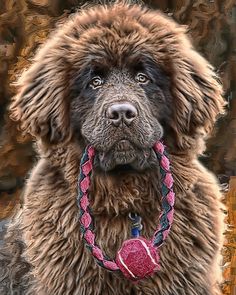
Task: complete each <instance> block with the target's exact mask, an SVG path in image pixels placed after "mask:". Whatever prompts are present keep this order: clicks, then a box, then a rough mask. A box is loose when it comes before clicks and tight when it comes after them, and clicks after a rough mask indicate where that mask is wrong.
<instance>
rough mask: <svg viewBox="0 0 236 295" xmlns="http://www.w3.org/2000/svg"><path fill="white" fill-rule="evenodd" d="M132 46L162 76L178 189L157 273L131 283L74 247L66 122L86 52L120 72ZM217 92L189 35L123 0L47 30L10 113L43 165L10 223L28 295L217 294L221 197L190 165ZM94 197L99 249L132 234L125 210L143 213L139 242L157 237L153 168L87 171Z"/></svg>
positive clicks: (75, 160)
mask: <svg viewBox="0 0 236 295" xmlns="http://www.w3.org/2000/svg"><path fill="white" fill-rule="evenodd" d="M131 32H132V37H131V35H130V33H131ZM111 36H112V37H111ZM135 50H137V52H140V51H142V52H143V53H144V54H145V55H148V56H150V57H151V58H152V59H153V60H154V61H155V62H156V63H158V64H159V65H160V66H161V67H162V68H163V69H164V70H165V72H166V73H168V75H169V77H170V83H171V84H170V85H171V94H172V97H173V101H172V111H173V112H172V116H171V119H170V120H169V122H168V123H169V129H168V130H166V131H165V133H164V140H165V143H166V145H167V147H168V149H169V153H170V157H171V164H172V171H173V176H174V180H175V186H174V190H175V193H176V204H175V216H174V222H173V226H172V229H171V232H170V234H169V236H168V238H167V240H166V242H165V244H164V245H163V247H162V248H161V251H160V256H161V270H160V271H159V272H157V273H156V274H155V275H154V276H153V277H151V278H148V279H145V280H143V281H141V282H139V283H137V284H133V283H131V282H129V281H127V280H126V279H125V278H124V277H122V276H119V275H117V274H114V273H110V272H108V271H106V270H104V269H102V268H100V267H99V266H97V264H96V263H95V261H94V259H93V258H92V257H91V255H90V253H89V252H88V251H87V250H86V248H85V247H84V244H83V242H82V241H81V238H80V230H79V223H78V208H77V205H76V195H77V177H78V174H79V162H80V158H81V153H82V151H83V148H84V143H78V142H77V140H76V139H75V135H74V134H73V129H72V127H71V121H70V116H69V109H70V100H69V97H70V94H69V93H70V81H71V76H72V75H73V73H74V71H75V69H81V68H83V66H84V65H87V64H89V62H90V59H91V56H93V57H94V56H95V57H97V58H100V57H101V56H102V57H104V56H105V57H106V56H107V57H108V56H110V57H111V59H113V60H116V61H117V63H121V64H122V63H123V62H124V56H125V58H126V59H129V57H130V56H131V55H132V54H135ZM221 95H222V89H221V86H220V85H219V83H218V81H217V78H216V77H215V75H214V72H213V70H212V68H211V66H210V65H209V64H208V63H207V62H206V60H205V59H204V58H202V57H201V56H200V55H199V54H198V53H196V52H195V51H194V49H193V48H192V46H191V44H190V42H189V40H188V38H187V37H186V35H185V29H184V28H183V27H181V26H179V25H177V24H176V23H175V22H173V21H172V20H170V19H169V18H167V17H166V16H164V15H162V14H161V13H159V12H153V11H150V10H146V9H142V8H140V7H139V6H128V5H124V4H116V5H114V6H111V7H95V8H92V9H89V10H86V11H82V12H81V13H77V14H75V15H74V16H73V17H72V18H71V19H70V20H68V22H67V23H65V24H64V25H63V26H61V27H60V28H58V31H57V32H56V33H53V34H52V36H51V38H50V39H49V41H48V42H47V43H46V44H45V45H44V46H43V47H42V48H41V49H40V50H39V52H38V54H37V55H36V58H35V60H34V63H33V65H32V66H31V67H30V69H29V70H28V71H26V73H24V74H23V76H22V78H21V80H20V81H19V92H18V94H17V96H16V97H15V98H14V101H13V103H12V105H11V112H12V116H13V118H14V119H15V120H19V121H20V122H21V127H22V129H23V130H25V131H26V132H30V133H31V134H32V135H34V136H35V137H36V139H37V145H38V152H39V157H40V158H39V161H38V163H37V165H36V166H35V168H34V169H33V170H32V172H31V175H30V177H29V179H28V181H27V185H26V188H25V193H24V206H23V209H22V211H21V213H20V216H19V217H18V226H19V227H20V228H21V231H22V238H23V241H24V242H25V244H26V248H25V257H26V259H27V261H28V262H29V263H30V264H31V265H32V268H31V274H32V275H33V276H32V278H34V280H33V283H32V286H31V288H30V291H29V292H30V293H31V294H37V295H42V294H44V295H45V294H46V295H49V294H50V295H51V294H53V295H59V294H61V295H62V294H63V295H72V294H77V295H83V294H86V295H98V294H99V295H101V294H104V295H111V294H117V295H126V294H127V295H128V294H134V295H141V294H146V295H154V294H155V295H157V294H159V295H218V294H221V293H220V290H219V287H218V283H219V282H220V280H221V275H220V273H221V270H220V249H221V246H222V230H223V213H222V210H221V207H222V204H221V201H220V199H221V194H220V192H219V186H218V184H217V181H216V179H215V177H214V176H213V175H212V174H211V173H210V172H209V171H207V170H206V169H205V168H204V167H203V166H202V165H201V164H200V162H199V161H198V155H199V154H200V153H201V152H202V151H203V149H204V138H205V136H206V135H207V134H208V133H209V132H210V131H211V129H212V127H213V124H214V122H215V120H216V117H217V115H218V114H219V113H221V112H222V109H223V105H224V103H223V99H222V96H221ZM84 108H86V106H84ZM91 199H92V203H93V205H92V209H93V214H94V217H95V222H96V230H97V243H98V244H99V245H100V246H101V247H102V248H103V249H104V250H105V251H106V253H107V254H108V255H109V256H111V257H114V256H115V253H116V251H117V249H118V248H119V247H120V245H121V243H122V242H123V241H124V240H125V239H127V238H128V237H129V232H130V221H129V219H128V217H127V216H128V214H129V212H137V213H139V214H140V215H141V216H142V219H143V225H144V230H143V235H144V236H145V237H150V236H151V235H152V234H153V231H154V229H155V227H156V224H157V221H158V215H159V212H160V206H159V200H160V186H159V175H158V167H157V169H156V170H155V169H154V170H151V171H150V170H147V171H145V172H137V173H131V174H128V175H127V174H125V175H122V174H117V175H114V174H109V173H97V174H96V173H95V174H94V176H93V185H92V189H91ZM14 226H16V224H15V225H14Z"/></svg>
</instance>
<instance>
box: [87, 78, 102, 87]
mask: <svg viewBox="0 0 236 295" xmlns="http://www.w3.org/2000/svg"><path fill="white" fill-rule="evenodd" d="M102 84H103V80H102V79H101V78H100V77H94V78H93V79H92V80H91V81H90V82H89V86H91V87H92V88H94V89H95V88H98V87H100V86H102Z"/></svg>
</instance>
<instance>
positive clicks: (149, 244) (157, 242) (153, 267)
mask: <svg viewBox="0 0 236 295" xmlns="http://www.w3.org/2000/svg"><path fill="white" fill-rule="evenodd" d="M153 149H154V151H155V153H156V156H157V158H158V160H159V163H160V173H161V194H162V198H161V205H162V212H161V214H160V216H159V225H158V227H157V229H156V231H155V232H154V234H153V237H152V239H151V240H147V239H145V238H143V237H135V238H131V239H129V240H126V241H124V242H123V245H122V247H121V249H120V250H119V251H118V252H117V255H116V258H115V259H114V260H113V259H110V258H109V257H107V256H106V255H105V254H104V253H103V252H102V250H101V249H100V247H99V246H98V245H97V244H96V242H95V238H96V235H95V228H94V222H93V218H92V215H91V212H92V211H91V208H90V202H89V194H88V190H89V186H90V177H91V174H92V168H93V160H94V156H95V150H94V148H93V147H92V146H88V147H87V148H86V149H85V151H84V154H83V156H82V159H81V163H80V175H79V179H78V191H79V193H78V197H77V204H78V208H79V210H80V216H79V221H80V225H81V226H80V228H81V233H82V237H83V239H84V241H85V244H86V246H87V248H88V249H89V251H90V252H91V254H92V256H93V257H94V258H95V260H96V262H97V263H98V264H99V265H100V266H102V267H103V268H105V269H107V270H110V271H121V272H122V273H123V275H124V276H125V277H127V278H128V279H130V280H132V281H137V280H141V279H143V278H145V277H147V276H149V275H152V274H153V273H154V272H155V271H157V270H159V269H160V257H159V247H160V246H161V245H162V244H163V242H164V241H165V239H166V237H167V236H168V233H169V231H170V228H171V224H172V222H173V214H174V208H173V206H174V200H175V194H174V191H173V177H172V174H171V171H170V161H169V158H168V155H167V153H166V150H165V146H164V145H163V143H162V142H160V141H159V142H156V144H155V145H154V147H153Z"/></svg>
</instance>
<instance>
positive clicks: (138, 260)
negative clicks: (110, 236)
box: [116, 237, 160, 281]
mask: <svg viewBox="0 0 236 295" xmlns="http://www.w3.org/2000/svg"><path fill="white" fill-rule="evenodd" d="M116 263H117V265H118V266H119V268H120V270H121V271H122V273H123V274H124V276H126V277H127V278H128V279H130V280H134V281H136V280H141V279H143V278H145V277H147V276H150V275H152V274H153V273H154V272H155V271H157V270H158V269H160V266H159V255H158V253H157V249H156V248H155V247H154V246H153V245H152V243H151V242H150V241H148V240H146V239H144V238H141V237H139V238H133V239H130V240H127V241H124V243H123V245H122V247H121V249H120V250H119V251H118V253H117V256H116Z"/></svg>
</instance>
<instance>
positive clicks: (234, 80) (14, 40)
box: [0, 0, 236, 295]
mask: <svg viewBox="0 0 236 295" xmlns="http://www.w3.org/2000/svg"><path fill="white" fill-rule="evenodd" d="M104 2H106V3H108V2H113V1H79V0H0V243H1V240H2V235H3V232H4V225H5V223H6V222H7V220H9V217H10V216H11V215H12V214H13V212H14V209H15V208H16V207H17V205H19V204H20V202H21V191H22V187H23V185H24V181H25V179H26V177H27V173H28V172H29V171H30V169H31V168H32V166H33V165H34V163H35V161H36V160H37V159H36V155H35V153H34V150H33V146H32V138H31V137H30V136H27V137H22V135H21V133H20V132H19V131H18V130H17V127H16V125H15V123H14V122H12V121H10V119H9V117H8V114H7V106H8V103H9V101H10V98H11V97H12V95H14V81H15V80H16V79H17V77H18V76H19V74H20V73H21V71H22V70H23V69H24V68H26V67H28V66H29V64H30V60H31V58H32V57H33V55H34V53H35V50H36V49H37V47H38V46H39V45H40V44H41V43H43V42H44V41H45V39H46V38H47V35H48V33H49V32H50V31H51V30H52V29H53V28H54V27H55V25H56V23H57V22H63V21H64V20H65V19H66V17H68V15H70V14H71V13H74V12H75V11H76V10H78V9H80V8H81V7H83V5H85V4H86V3H87V4H92V3H104ZM130 2H144V3H145V4H146V5H148V6H149V7H151V8H153V9H160V10H162V11H164V12H165V13H167V14H168V15H169V16H171V17H173V18H174V19H175V20H176V21H177V22H179V23H181V24H185V25H187V26H188V28H189V36H190V38H191V39H192V42H193V44H194V46H195V47H196V48H197V50H198V51H200V52H201V53H202V55H203V56H204V57H206V58H207V59H208V60H209V61H210V62H211V63H212V64H213V65H214V66H215V68H216V71H217V72H218V75H219V76H220V77H221V79H222V83H223V85H224V89H225V99H226V101H227V102H228V106H227V115H226V116H225V117H223V118H221V119H220V120H219V121H218V123H217V126H216V128H215V131H214V133H213V137H212V138H211V139H210V140H208V144H207V151H206V153H205V155H204V157H202V158H201V161H202V162H203V163H204V164H205V165H206V166H207V167H208V168H209V169H210V170H212V171H213V172H214V173H215V174H216V175H217V177H218V179H219V181H220V183H221V184H222V190H223V191H224V196H225V197H224V202H225V204H226V205H227V208H228V210H227V212H226V213H227V215H226V219H225V221H226V224H229V226H228V229H227V231H226V233H225V236H226V241H225V248H224V250H223V256H224V260H223V267H222V271H223V274H224V278H225V283H224V284H223V286H222V288H223V292H224V294H225V295H226V294H227V295H229V294H230V295H236V228H235V225H236V0H150V1H130Z"/></svg>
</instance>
